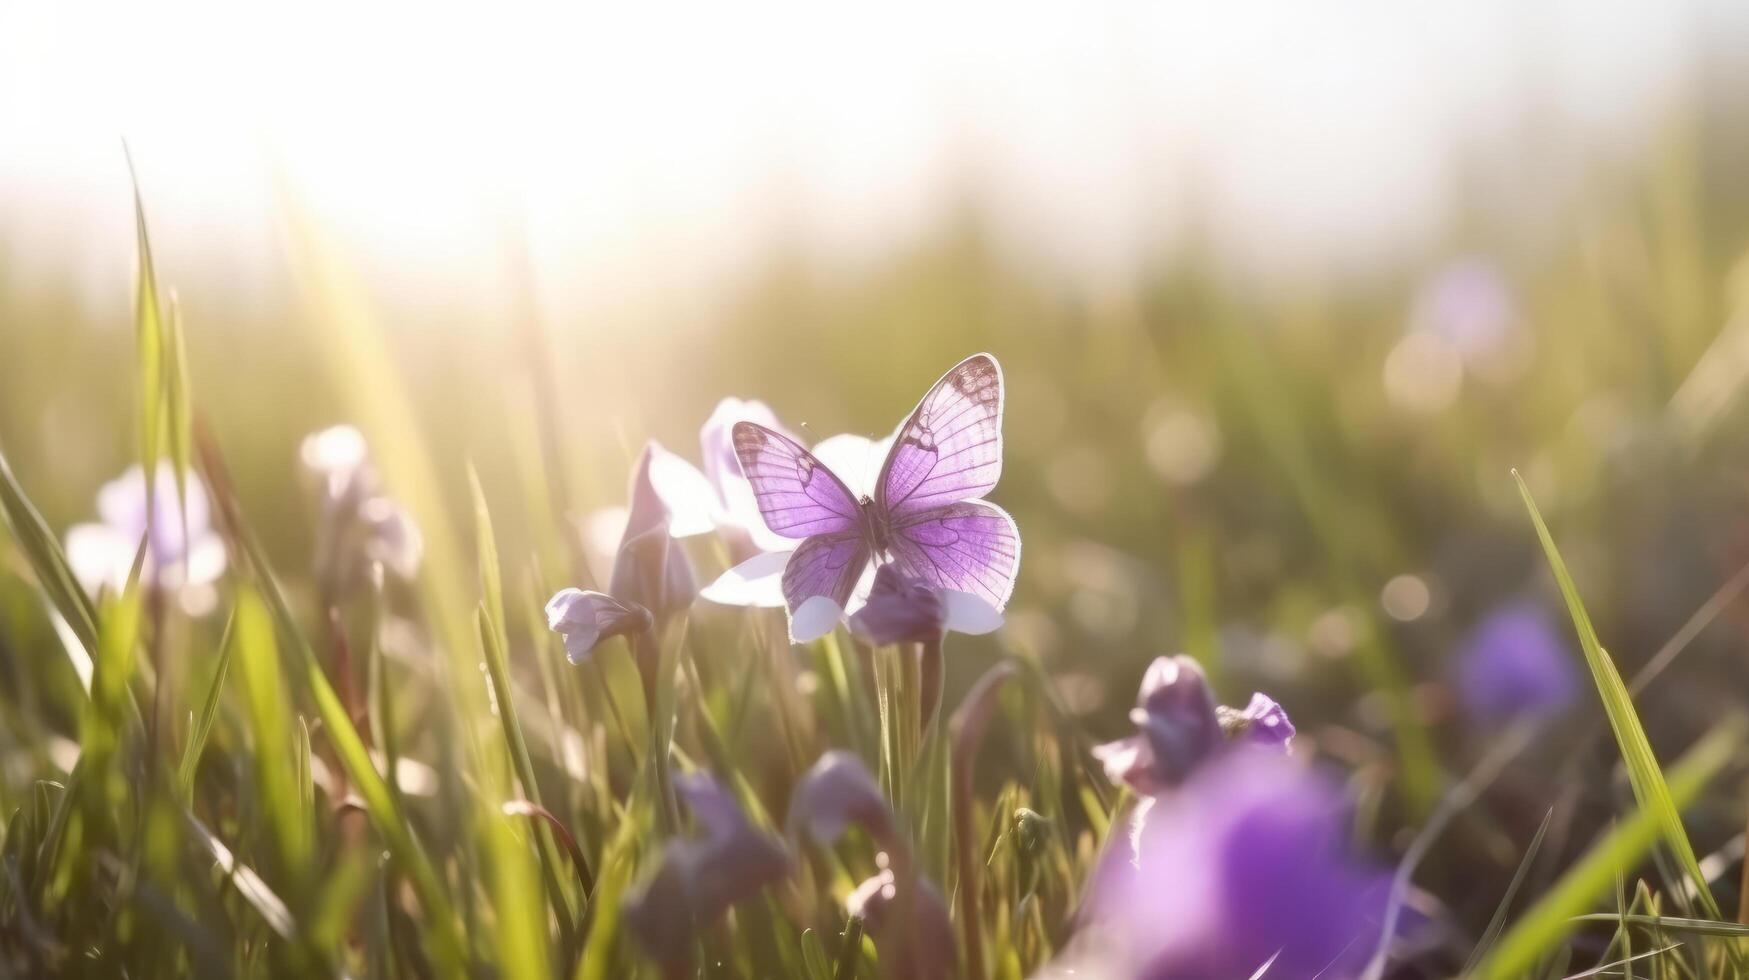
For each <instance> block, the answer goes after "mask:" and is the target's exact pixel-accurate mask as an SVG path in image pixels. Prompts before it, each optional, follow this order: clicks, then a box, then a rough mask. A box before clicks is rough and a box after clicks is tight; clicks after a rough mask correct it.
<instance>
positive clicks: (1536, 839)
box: [1458, 809, 1555, 977]
mask: <svg viewBox="0 0 1749 980" xmlns="http://www.w3.org/2000/svg"><path fill="white" fill-rule="evenodd" d="M1554 816H1555V811H1554V810H1552V809H1551V810H1549V811H1548V812H1547V813H1545V814H1543V820H1542V823H1540V824H1538V825H1537V828H1536V834H1535V836H1533V837H1531V839H1530V845H1529V846H1527V847H1526V848H1525V849H1524V857H1523V858H1521V859H1519V862H1518V869H1517V870H1516V871H1514V872H1512V880H1511V881H1510V882H1508V883H1507V885H1506V894H1504V895H1502V896H1501V897H1500V904H1499V905H1498V906H1496V907H1495V909H1494V916H1493V918H1491V919H1489V920H1488V928H1486V929H1484V930H1482V938H1481V939H1480V940H1478V941H1477V942H1476V948H1475V949H1473V950H1471V951H1470V955H1469V958H1468V959H1466V960H1465V961H1464V968H1463V969H1462V970H1459V971H1458V976H1460V977H1468V976H1474V975H1475V971H1476V964H1477V963H1480V962H1481V961H1482V957H1484V956H1486V955H1487V954H1488V950H1490V949H1492V948H1494V941H1495V940H1497V939H1499V938H1500V933H1501V931H1503V930H1504V929H1505V928H1506V916H1507V913H1509V912H1511V911H1512V900H1513V899H1515V898H1517V897H1518V890H1519V889H1520V888H1522V887H1523V886H1524V879H1525V877H1526V876H1528V875H1529V874H1530V869H1531V866H1532V865H1533V864H1535V863H1536V856H1537V854H1539V853H1541V851H1542V846H1543V837H1544V836H1545V835H1547V834H1548V832H1549V823H1550V821H1552V820H1553V819H1554Z"/></svg>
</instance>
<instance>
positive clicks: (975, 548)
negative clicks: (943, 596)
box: [887, 500, 1020, 609]
mask: <svg viewBox="0 0 1749 980" xmlns="http://www.w3.org/2000/svg"><path fill="white" fill-rule="evenodd" d="M887 540H888V547H889V549H890V550H891V552H892V556H893V561H895V562H897V563H898V564H899V568H900V570H901V571H904V572H907V573H909V574H911V575H914V576H916V577H918V578H921V579H923V580H924V581H925V582H928V583H930V584H931V585H934V586H936V587H938V588H943V589H957V590H959V591H960V592H970V593H971V594H972V595H975V596H977V597H978V598H980V599H983V600H984V601H985V602H988V603H990V604H991V605H992V606H995V607H996V608H997V609H1001V608H1002V607H1003V606H1005V605H1007V604H1008V597H1009V596H1010V595H1012V594H1013V593H1014V576H1015V574H1016V573H1018V572H1019V570H1020V532H1019V531H1018V530H1017V529H1016V528H1015V526H1014V518H1012V517H1009V516H1008V512H1007V511H1005V510H1003V509H1002V508H1000V507H998V506H996V505H995V504H992V503H988V502H985V501H982V500H962V501H959V502H958V503H952V504H948V505H947V506H945V507H937V508H935V509H933V510H928V511H924V512H922V513H919V514H911V515H909V516H906V517H902V518H895V519H894V522H893V524H892V526H891V528H890V534H889V535H888V539H887Z"/></svg>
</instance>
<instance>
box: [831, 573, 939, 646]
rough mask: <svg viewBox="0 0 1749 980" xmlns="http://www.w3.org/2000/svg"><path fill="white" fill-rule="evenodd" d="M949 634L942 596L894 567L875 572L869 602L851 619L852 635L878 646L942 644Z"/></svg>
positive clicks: (927, 585)
mask: <svg viewBox="0 0 1749 980" xmlns="http://www.w3.org/2000/svg"><path fill="white" fill-rule="evenodd" d="M946 630H947V609H946V608H945V606H944V605H943V603H942V601H941V593H940V592H939V591H937V590H936V589H935V588H933V587H931V586H930V585H929V584H928V583H927V582H924V581H922V580H920V579H914V578H909V577H907V576H906V575H905V574H904V573H903V572H901V571H899V568H898V566H897V565H893V564H891V563H888V564H885V565H882V566H881V567H880V568H879V569H877V570H876V571H875V577H874V587H873V588H871V589H870V590H869V593H868V602H867V603H866V604H864V605H863V607H862V609H861V611H859V612H858V613H857V614H856V615H854V616H852V617H850V631H851V632H852V633H855V634H856V635H857V636H860V637H862V638H863V639H865V640H867V641H869V642H870V643H873V644H875V645H876V646H888V645H890V644H894V643H925V642H928V641H930V640H939V639H941V634H942V633H944V632H946Z"/></svg>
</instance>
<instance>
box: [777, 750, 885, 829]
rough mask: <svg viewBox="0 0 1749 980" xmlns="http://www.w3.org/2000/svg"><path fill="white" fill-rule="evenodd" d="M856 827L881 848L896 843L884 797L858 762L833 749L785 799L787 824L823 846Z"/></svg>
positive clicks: (803, 777) (844, 752)
mask: <svg viewBox="0 0 1749 980" xmlns="http://www.w3.org/2000/svg"><path fill="white" fill-rule="evenodd" d="M851 824H856V825H858V826H860V827H862V829H863V830H865V831H867V832H868V835H869V837H871V838H873V839H874V841H875V842H876V843H877V844H879V845H881V846H883V847H890V846H893V845H895V844H899V843H900V842H899V836H898V832H897V830H896V829H895V827H894V825H893V812H892V810H891V809H890V808H889V807H888V806H887V798H886V797H885V796H882V795H881V788H880V786H879V785H878V784H876V783H875V779H874V776H873V775H871V774H870V773H869V771H868V767H867V766H865V765H863V764H862V760H861V759H859V758H857V757H856V755H855V754H853V753H851V752H846V751H845V750H843V749H833V750H831V751H829V752H827V753H826V754H825V755H822V756H820V760H819V761H818V762H816V763H814V765H813V767H812V768H810V769H809V770H808V771H807V773H806V774H804V775H803V776H802V779H801V782H799V783H797V784H796V788H795V791H794V792H793V793H792V794H791V796H790V803H789V826H790V830H791V832H792V833H801V832H805V833H806V834H807V835H808V836H809V837H812V838H813V839H814V840H816V841H818V842H819V843H822V844H830V843H833V842H834V841H836V840H838V838H840V837H842V836H844V831H845V829H846V828H848V827H849V826H850V825H851Z"/></svg>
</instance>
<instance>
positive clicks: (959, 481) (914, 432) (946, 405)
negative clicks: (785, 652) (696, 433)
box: [733, 354, 1020, 642]
mask: <svg viewBox="0 0 1749 980" xmlns="http://www.w3.org/2000/svg"><path fill="white" fill-rule="evenodd" d="M733 440H734V448H735V456H736V457H737V458H738V459H739V460H740V462H741V470H742V472H743V473H744V474H745V475H746V477H747V481H748V483H749V484H751V486H752V488H753V495H754V499H755V501H756V502H757V504H758V506H759V513H760V515H761V516H762V517H763V518H764V519H765V524H766V526H767V527H768V528H769V529H770V530H771V531H772V532H773V533H776V534H779V535H782V536H784V537H787V538H799V539H802V540H801V544H800V545H798V546H797V547H796V549H795V551H794V552H793V553H792V554H791V555H790V557H789V560H788V562H787V563H786V564H785V565H784V569H783V595H784V601H785V604H786V605H787V606H788V609H789V615H790V637H791V639H793V640H796V641H798V642H803V641H806V640H809V639H815V638H817V637H819V636H821V635H824V634H825V633H826V632H828V631H830V630H831V629H832V628H833V626H834V625H836V622H837V618H838V615H839V614H840V613H842V612H843V611H844V609H845V607H846V606H847V605H848V604H849V602H850V599H851V595H852V593H853V592H854V591H855V590H856V587H857V584H858V582H859V581H861V580H862V578H863V576H864V575H865V574H866V573H867V572H868V570H869V568H870V567H871V565H872V564H884V563H887V562H891V563H894V564H895V565H897V566H898V569H899V570H900V571H902V572H904V573H906V574H907V575H910V576H912V577H913V578H917V579H921V580H922V581H924V582H926V583H928V584H930V585H932V586H935V587H937V588H940V589H944V590H949V591H950V592H963V593H970V594H971V595H973V596H975V597H977V598H978V599H980V600H982V601H983V602H984V603H987V604H988V605H990V606H991V607H993V608H994V609H997V610H1000V609H1001V608H1002V607H1003V606H1005V605H1007V603H1008V598H1009V596H1010V595H1012V594H1013V592H1014V577H1015V574H1016V573H1017V572H1018V571H1019V568H1020V532H1019V531H1018V530H1017V529H1016V528H1015V525H1014V518H1012V517H1010V516H1008V512H1007V511H1004V510H1003V509H1002V508H1000V507H998V506H996V505H995V504H992V503H989V502H988V501H985V500H983V499H981V498H982V497H983V496H984V495H985V494H987V493H989V492H990V490H991V489H993V488H994V487H995V486H996V480H997V479H998V478H999V477H1000V476H1001V475H1002V368H1001V367H1000V366H999V365H998V364H997V363H996V359H995V358H994V357H991V356H990V355H989V354H974V355H972V356H971V357H968V358H966V359H965V360H963V361H961V362H960V363H959V364H957V365H955V366H954V368H953V370H951V371H949V372H947V373H946V374H944V375H942V377H941V380H940V381H937V382H936V383H935V385H934V386H933V387H931V388H930V389H929V393H928V394H926V395H924V396H923V400H922V401H920V402H918V403H917V407H916V408H915V409H913V410H912V411H911V414H910V415H909V416H908V417H906V419H905V421H904V422H902V423H901V424H900V425H899V427H898V429H897V430H895V431H894V433H893V439H892V445H891V448H889V449H888V450H887V456H886V461H885V462H884V463H882V464H881V470H880V476H879V478H878V479H877V480H876V481H875V485H874V490H873V495H872V496H866V495H865V496H863V497H861V498H858V497H857V496H856V495H855V494H853V493H852V492H851V491H850V488H849V487H848V486H846V485H845V483H844V481H843V480H842V479H840V478H839V476H838V475H837V474H836V473H833V472H832V470H831V469H830V468H828V467H827V466H826V465H825V464H824V463H822V462H820V460H819V459H818V458H816V457H815V456H814V455H813V454H812V453H810V452H808V450H806V449H804V448H802V446H801V444H799V443H797V442H796V441H795V440H793V439H791V438H789V437H788V436H786V435H784V434H783V433H780V432H777V431H775V430H773V429H770V428H767V427H766V426H763V425H760V424H758V423H756V422H738V423H736V424H735V427H734V430H733ZM828 601H829V602H828Z"/></svg>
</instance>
